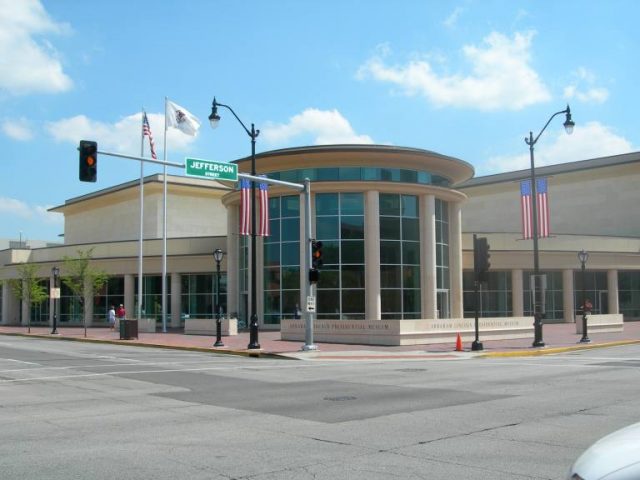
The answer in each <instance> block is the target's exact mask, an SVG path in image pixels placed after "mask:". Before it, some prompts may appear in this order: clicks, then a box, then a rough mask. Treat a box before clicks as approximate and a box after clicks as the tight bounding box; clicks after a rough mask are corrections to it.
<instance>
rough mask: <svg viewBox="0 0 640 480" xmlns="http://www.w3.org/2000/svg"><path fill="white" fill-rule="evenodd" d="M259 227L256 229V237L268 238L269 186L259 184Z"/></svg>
mask: <svg viewBox="0 0 640 480" xmlns="http://www.w3.org/2000/svg"><path fill="white" fill-rule="evenodd" d="M259 190H260V226H259V227H258V235H260V236H262V237H268V236H269V235H270V233H271V232H270V231H269V185H268V184H266V183H260V187H259Z"/></svg>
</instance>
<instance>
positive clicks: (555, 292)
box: [522, 270, 564, 320]
mask: <svg viewBox="0 0 640 480" xmlns="http://www.w3.org/2000/svg"><path fill="white" fill-rule="evenodd" d="M540 274H541V275H546V277H547V288H546V294H545V296H544V298H543V302H544V305H543V311H544V312H545V315H544V319H545V320H562V319H563V318H564V302H563V301H562V272H551V271H540ZM532 275H533V270H529V271H524V272H523V274H522V276H523V278H522V288H523V290H524V291H523V294H524V299H523V305H524V314H525V316H531V317H532V316H533V290H532V289H531V286H532V285H533V283H532V282H531V276H532Z"/></svg>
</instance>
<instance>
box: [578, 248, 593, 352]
mask: <svg viewBox="0 0 640 480" xmlns="http://www.w3.org/2000/svg"><path fill="white" fill-rule="evenodd" d="M588 259H589V253H588V252H586V251H585V250H584V248H583V249H582V250H581V251H579V252H578V260H580V266H581V270H582V275H581V278H582V338H581V339H580V343H589V342H590V341H591V340H590V339H589V335H587V312H590V311H591V310H590V309H588V308H587V295H586V293H585V289H586V285H585V283H586V276H585V265H586V264H587V260H588Z"/></svg>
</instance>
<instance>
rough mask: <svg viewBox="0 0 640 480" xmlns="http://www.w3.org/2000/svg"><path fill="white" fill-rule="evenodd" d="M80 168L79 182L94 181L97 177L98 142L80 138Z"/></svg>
mask: <svg viewBox="0 0 640 480" xmlns="http://www.w3.org/2000/svg"><path fill="white" fill-rule="evenodd" d="M78 150H79V151H80V169H79V176H80V181H81V182H95V181H96V180H97V179H98V144H97V143H96V142H92V141H91V140H80V146H79V147H78Z"/></svg>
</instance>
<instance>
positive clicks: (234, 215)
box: [225, 204, 240, 316]
mask: <svg viewBox="0 0 640 480" xmlns="http://www.w3.org/2000/svg"><path fill="white" fill-rule="evenodd" d="M239 256H240V250H239V249H238V206H237V205H235V204H232V205H229V207H228V208H227V255H225V261H226V262H227V314H228V315H235V316H237V315H238V296H239V292H240V289H239V281H240V278H239V276H238V271H239V270H240V261H239Z"/></svg>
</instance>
